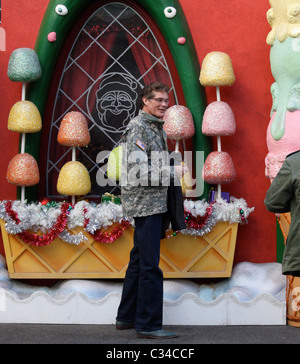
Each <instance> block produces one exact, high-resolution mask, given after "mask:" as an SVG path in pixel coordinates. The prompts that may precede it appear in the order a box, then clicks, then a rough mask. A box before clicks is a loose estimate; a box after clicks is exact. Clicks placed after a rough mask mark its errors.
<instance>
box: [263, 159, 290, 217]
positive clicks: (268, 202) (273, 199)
mask: <svg viewBox="0 0 300 364" xmlns="http://www.w3.org/2000/svg"><path fill="white" fill-rule="evenodd" d="M292 175H293V172H292V168H291V165H290V163H289V161H288V159H286V160H285V161H284V163H283V165H282V167H281V169H280V171H279V172H278V174H277V176H276V177H275V178H274V180H273V182H272V183H271V186H270V188H269V189H268V191H267V193H266V197H265V201H264V202H265V206H266V208H267V210H268V211H270V212H275V213H284V212H289V211H290V204H291V200H292V198H293V181H292Z"/></svg>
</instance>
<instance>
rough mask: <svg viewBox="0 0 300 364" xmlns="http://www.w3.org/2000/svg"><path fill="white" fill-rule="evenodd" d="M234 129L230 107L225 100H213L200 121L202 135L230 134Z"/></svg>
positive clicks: (233, 119)
mask: <svg viewBox="0 0 300 364" xmlns="http://www.w3.org/2000/svg"><path fill="white" fill-rule="evenodd" d="M235 130H236V124H235V118H234V115H233V112H232V110H231V107H230V106H229V105H228V104H227V103H226V102H223V101H215V102H212V103H211V104H209V105H208V106H207V108H206V110H205V112H204V115H203V121H202V133H203V134H204V135H209V136H218V135H219V136H222V135H232V134H234V133H235Z"/></svg>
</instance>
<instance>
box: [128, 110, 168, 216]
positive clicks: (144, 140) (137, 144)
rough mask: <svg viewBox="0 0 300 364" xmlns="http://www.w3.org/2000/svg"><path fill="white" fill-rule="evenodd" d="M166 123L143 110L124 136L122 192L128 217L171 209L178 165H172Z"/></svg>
mask: <svg viewBox="0 0 300 364" xmlns="http://www.w3.org/2000/svg"><path fill="white" fill-rule="evenodd" d="M163 124H164V121H163V120H160V119H158V118H156V117H155V116H152V115H150V114H148V113H146V112H144V111H140V112H139V114H138V116H136V117H135V118H134V119H132V120H131V121H130V122H129V124H128V126H127V128H126V130H125V132H124V134H123V136H122V172H121V195H122V206H123V213H124V215H125V216H128V217H138V216H149V215H154V214H158V213H164V212H166V211H167V191H168V186H169V184H170V180H171V179H173V178H174V168H173V167H170V166H169V155H168V146H167V136H166V133H165V131H164V130H163Z"/></svg>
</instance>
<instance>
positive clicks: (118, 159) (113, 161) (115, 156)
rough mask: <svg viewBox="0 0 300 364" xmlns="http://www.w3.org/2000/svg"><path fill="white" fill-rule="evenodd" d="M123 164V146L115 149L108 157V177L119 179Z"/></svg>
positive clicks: (114, 179)
mask: <svg viewBox="0 0 300 364" xmlns="http://www.w3.org/2000/svg"><path fill="white" fill-rule="evenodd" d="M121 166H122V146H121V145H120V146H118V147H116V148H115V149H113V150H112V151H111V152H110V154H109V157H108V163H107V177H108V178H109V179H111V180H113V181H119V180H120V177H121Z"/></svg>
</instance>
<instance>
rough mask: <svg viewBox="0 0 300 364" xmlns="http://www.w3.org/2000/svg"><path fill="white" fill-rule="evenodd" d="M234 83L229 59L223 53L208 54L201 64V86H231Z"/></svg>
mask: <svg viewBox="0 0 300 364" xmlns="http://www.w3.org/2000/svg"><path fill="white" fill-rule="evenodd" d="M234 81H235V76H234V71H233V67H232V62H231V58H230V57H229V56H228V54H226V53H223V52H210V53H208V54H207V55H206V56H205V58H204V60H203V63H202V67H201V73H200V83H201V85H202V86H231V85H232V84H233V83H234Z"/></svg>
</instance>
